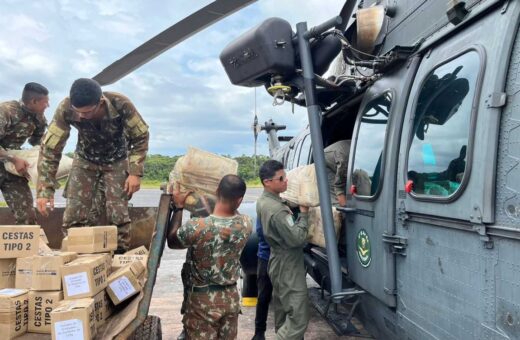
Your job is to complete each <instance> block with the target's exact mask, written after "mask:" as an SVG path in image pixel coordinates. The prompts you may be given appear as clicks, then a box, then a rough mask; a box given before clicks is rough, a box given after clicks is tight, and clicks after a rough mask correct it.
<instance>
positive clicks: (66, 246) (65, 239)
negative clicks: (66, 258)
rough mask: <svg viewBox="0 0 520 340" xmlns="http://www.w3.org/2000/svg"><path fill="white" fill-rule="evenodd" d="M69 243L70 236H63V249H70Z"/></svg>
mask: <svg viewBox="0 0 520 340" xmlns="http://www.w3.org/2000/svg"><path fill="white" fill-rule="evenodd" d="M68 245H69V237H68V236H67V237H65V238H63V240H61V251H68Z"/></svg>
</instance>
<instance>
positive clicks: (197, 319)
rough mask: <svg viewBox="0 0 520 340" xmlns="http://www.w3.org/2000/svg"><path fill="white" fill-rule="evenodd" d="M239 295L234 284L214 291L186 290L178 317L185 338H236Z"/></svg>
mask: <svg viewBox="0 0 520 340" xmlns="http://www.w3.org/2000/svg"><path fill="white" fill-rule="evenodd" d="M239 313H240V296H239V294H238V289H237V287H236V286H232V287H228V288H226V289H224V290H221V291H214V292H190V293H189V296H188V308H187V311H186V314H184V317H183V318H182V323H183V324H184V329H186V339H188V340H216V339H221V340H231V339H236V338H237V330H238V314H239Z"/></svg>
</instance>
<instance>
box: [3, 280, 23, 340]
mask: <svg viewBox="0 0 520 340" xmlns="http://www.w3.org/2000/svg"><path fill="white" fill-rule="evenodd" d="M28 314H29V301H28V296H27V290H26V289H12V288H6V289H2V290H0V334H1V337H2V339H12V338H14V337H17V336H19V335H22V334H24V333H25V332H27V321H28V316H29V315H28Z"/></svg>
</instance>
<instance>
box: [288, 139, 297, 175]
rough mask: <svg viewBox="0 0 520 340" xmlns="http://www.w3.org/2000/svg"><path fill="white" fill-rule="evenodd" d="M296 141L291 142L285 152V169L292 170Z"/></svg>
mask: <svg viewBox="0 0 520 340" xmlns="http://www.w3.org/2000/svg"><path fill="white" fill-rule="evenodd" d="M295 144H296V143H294V142H293V143H292V144H291V145H289V151H288V152H287V163H286V165H285V168H286V169H287V170H292V169H294V167H293V164H294V158H295V156H296V147H297V145H295Z"/></svg>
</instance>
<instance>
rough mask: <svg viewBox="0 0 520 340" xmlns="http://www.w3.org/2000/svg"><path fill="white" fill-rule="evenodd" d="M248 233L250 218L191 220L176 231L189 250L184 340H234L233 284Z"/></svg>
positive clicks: (237, 307) (236, 298)
mask: <svg viewBox="0 0 520 340" xmlns="http://www.w3.org/2000/svg"><path fill="white" fill-rule="evenodd" d="M251 231H252V222H251V218H250V217H248V216H246V215H235V216H232V217H217V216H214V215H210V216H208V217H206V218H192V219H190V220H189V221H188V222H186V223H185V224H184V225H183V226H182V227H180V228H179V230H178V231H177V238H178V239H179V241H180V242H181V244H182V245H183V246H184V247H190V251H191V254H190V255H191V266H189V267H188V268H189V270H190V275H189V276H190V279H191V284H192V287H191V288H190V292H189V294H188V304H187V310H186V314H184V317H183V319H182V322H183V324H184V328H185V329H186V333H187V334H186V335H187V339H204V340H211V339H236V336H237V326H238V314H239V312H240V296H239V294H238V290H237V287H236V282H237V280H238V277H239V274H240V254H241V253H242V250H243V249H244V246H245V245H246V242H247V238H248V237H249V235H250V234H251Z"/></svg>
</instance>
